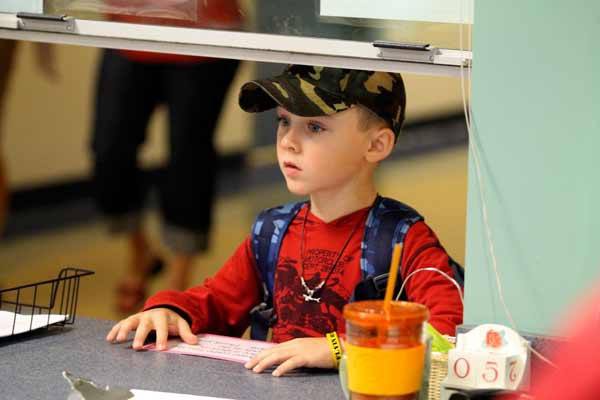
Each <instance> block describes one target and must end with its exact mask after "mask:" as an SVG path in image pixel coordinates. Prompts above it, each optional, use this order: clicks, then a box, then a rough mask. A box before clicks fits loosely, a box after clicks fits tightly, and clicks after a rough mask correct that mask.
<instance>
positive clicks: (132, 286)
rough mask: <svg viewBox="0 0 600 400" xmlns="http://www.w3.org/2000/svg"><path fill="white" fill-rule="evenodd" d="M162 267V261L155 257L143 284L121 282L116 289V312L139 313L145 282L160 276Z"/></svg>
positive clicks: (144, 293) (143, 297) (144, 297)
mask: <svg viewBox="0 0 600 400" xmlns="http://www.w3.org/2000/svg"><path fill="white" fill-rule="evenodd" d="M164 267H165V265H164V261H163V260H162V259H161V258H159V257H156V258H155V259H154V260H153V261H152V264H151V265H150V268H149V269H148V272H147V273H146V275H145V276H144V279H143V282H136V281H133V280H124V281H123V282H121V283H120V284H119V285H118V286H117V289H116V294H117V304H116V307H117V310H118V311H119V312H120V313H122V314H131V313H134V312H137V311H139V310H140V308H141V307H142V306H143V304H144V301H145V300H146V284H147V281H148V280H149V279H150V278H153V277H155V276H156V275H158V274H160V273H161V272H162V271H163V269H164Z"/></svg>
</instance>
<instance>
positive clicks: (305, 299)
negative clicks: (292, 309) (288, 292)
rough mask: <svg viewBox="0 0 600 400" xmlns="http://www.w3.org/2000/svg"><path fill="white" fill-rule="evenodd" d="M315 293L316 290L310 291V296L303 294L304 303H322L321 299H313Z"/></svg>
mask: <svg viewBox="0 0 600 400" xmlns="http://www.w3.org/2000/svg"><path fill="white" fill-rule="evenodd" d="M314 292H315V291H314V290H310V291H309V293H308V294H303V295H302V297H304V301H306V302H310V301H314V302H315V303H320V302H321V298H320V297H313V293H314Z"/></svg>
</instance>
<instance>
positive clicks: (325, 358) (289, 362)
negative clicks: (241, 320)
mask: <svg viewBox="0 0 600 400" xmlns="http://www.w3.org/2000/svg"><path fill="white" fill-rule="evenodd" d="M275 364H279V366H278V367H277V368H276V369H275V371H273V376H281V375H283V374H285V373H286V372H290V371H291V370H293V369H296V368H300V367H311V368H335V364H334V362H333V357H332V355H331V350H330V349H329V343H327V339H326V338H300V339H293V340H290V341H289V342H284V343H281V344H278V345H277V346H274V347H271V348H270V349H266V350H263V351H261V352H260V353H258V354H257V355H256V356H254V358H252V360H250V361H248V362H247V363H246V364H244V367H246V368H248V369H252V371H254V372H257V373H259V372H262V371H264V370H265V369H266V368H269V367H271V366H273V365H275Z"/></svg>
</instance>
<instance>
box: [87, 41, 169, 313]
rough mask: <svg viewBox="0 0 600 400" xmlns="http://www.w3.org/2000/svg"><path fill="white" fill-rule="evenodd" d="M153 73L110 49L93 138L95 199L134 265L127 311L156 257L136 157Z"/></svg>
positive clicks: (123, 297) (125, 296) (125, 290)
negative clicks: (144, 217) (147, 229)
mask: <svg viewBox="0 0 600 400" xmlns="http://www.w3.org/2000/svg"><path fill="white" fill-rule="evenodd" d="M152 75H153V70H152V68H146V67H145V66H144V65H143V64H138V63H134V62H131V61H129V60H128V59H126V58H124V57H123V56H122V55H120V54H119V53H118V52H117V51H114V50H107V51H105V52H104V55H103V58H102V63H101V65H100V72H99V79H98V84H97V88H96V108H95V119H94V130H93V138H92V153H93V178H94V184H95V185H94V186H95V200H96V204H97V205H98V208H99V209H100V211H101V212H102V214H103V215H104V216H105V217H106V218H107V220H108V222H109V227H110V230H111V231H113V232H121V233H126V234H127V235H128V246H129V254H130V260H129V267H128V269H127V272H126V274H125V278H124V280H123V282H122V284H121V285H120V287H119V299H118V307H119V309H120V310H121V311H122V312H131V311H134V310H135V308H136V307H138V306H139V303H140V302H141V301H142V300H143V298H144V297H145V293H144V291H145V284H146V279H147V275H148V271H149V268H150V267H151V263H152V259H153V257H154V256H153V254H152V251H151V249H150V245H149V243H148V240H147V239H146V237H145V235H144V232H143V229H142V223H141V213H142V207H143V201H144V197H145V189H146V188H145V185H144V182H143V175H142V173H141V171H140V169H139V167H138V159H137V158H138V150H139V147H140V145H141V144H142V143H143V142H144V139H145V136H146V127H147V124H148V121H149V119H150V115H151V114H152V111H153V109H154V107H155V105H156V102H157V99H156V96H155V95H154V91H153V87H152V85H153V84H154V79H153V76H152Z"/></svg>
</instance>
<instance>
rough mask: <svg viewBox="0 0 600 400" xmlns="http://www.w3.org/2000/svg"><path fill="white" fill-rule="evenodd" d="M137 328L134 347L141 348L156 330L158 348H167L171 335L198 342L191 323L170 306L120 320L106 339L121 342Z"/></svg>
mask: <svg viewBox="0 0 600 400" xmlns="http://www.w3.org/2000/svg"><path fill="white" fill-rule="evenodd" d="M134 330H135V337H134V339H133V345H132V347H133V348H134V349H135V350H140V349H141V348H142V347H143V346H144V341H145V340H146V337H147V336H148V334H149V333H150V331H152V330H155V331H156V349H157V350H165V349H166V348H167V338H168V336H169V335H171V336H180V337H181V339H183V341H184V342H185V343H187V344H196V343H197V342H198V338H197V337H196V335H194V334H193V333H192V331H191V329H190V326H189V324H188V323H187V321H186V320H185V319H183V318H182V317H181V316H180V315H179V314H177V313H176V312H175V311H172V310H169V309H168V308H154V309H152V310H148V311H144V312H141V313H137V314H134V315H132V316H130V317H129V318H125V319H124V320H121V321H119V322H118V323H117V324H116V325H115V326H113V327H112V329H111V330H110V332H108V335H106V340H107V341H109V342H113V343H121V342H124V341H126V340H127V336H128V334H129V332H131V331H134Z"/></svg>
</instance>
